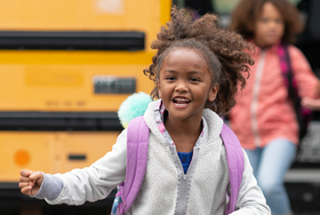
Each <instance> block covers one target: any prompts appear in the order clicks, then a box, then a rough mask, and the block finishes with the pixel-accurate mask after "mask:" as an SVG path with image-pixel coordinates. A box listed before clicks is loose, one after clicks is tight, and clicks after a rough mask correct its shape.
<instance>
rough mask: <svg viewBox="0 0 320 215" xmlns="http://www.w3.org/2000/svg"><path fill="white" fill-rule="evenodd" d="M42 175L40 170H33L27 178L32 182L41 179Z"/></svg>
mask: <svg viewBox="0 0 320 215" xmlns="http://www.w3.org/2000/svg"><path fill="white" fill-rule="evenodd" d="M42 177H43V175H42V173H41V172H35V173H33V174H32V175H30V176H29V179H30V180H31V182H32V183H34V182H36V181H38V180H41V179H42Z"/></svg>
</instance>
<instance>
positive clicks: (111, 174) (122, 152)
mask: <svg viewBox="0 0 320 215" xmlns="http://www.w3.org/2000/svg"><path fill="white" fill-rule="evenodd" d="M171 16H172V22H169V23H168V24H167V25H168V26H167V28H165V27H163V28H162V29H161V31H160V33H159V34H158V39H157V40H156V41H154V42H153V43H152V44H151V46H152V48H154V49H157V50H158V52H157V54H156V55H155V56H154V57H153V59H152V60H153V64H151V66H150V67H149V69H146V70H145V71H144V73H145V74H146V75H148V76H149V77H150V78H151V79H152V80H154V82H155V88H154V90H153V92H152V96H153V97H154V98H160V99H159V100H157V101H155V102H151V103H150V104H149V106H148V109H147V110H146V112H145V114H144V119H145V122H146V124H147V126H148V127H149V128H150V135H149V149H148V162H147V169H146V174H145V177H144V181H143V183H142V186H141V189H140V191H139V194H138V196H137V198H136V199H135V201H134V203H133V205H132V207H131V209H130V210H129V211H128V214H219V215H222V214H223V213H224V210H225V207H226V205H227V202H228V198H227V191H228V184H229V173H228V165H227V162H226V153H225V149H224V145H223V143H222V140H221V138H220V136H219V134H220V132H221V129H222V125H223V121H222V119H221V118H220V117H219V116H218V115H217V114H216V113H215V112H213V111H211V110H209V109H207V107H212V108H213V109H214V110H215V111H216V112H217V113H220V112H222V113H227V112H228V111H229V110H230V108H231V107H232V106H233V105H234V99H233V96H234V93H235V92H236V86H237V82H238V81H241V82H242V83H243V84H244V82H245V80H244V78H243V77H242V76H241V74H240V71H242V70H246V69H247V66H246V65H245V64H247V63H249V64H252V63H253V61H252V60H251V58H250V57H249V55H248V54H247V53H245V52H243V51H242V50H243V49H244V48H248V45H247V43H246V42H245V41H244V40H243V39H241V37H240V36H239V35H237V34H235V33H232V32H230V31H227V30H222V29H220V28H219V27H218V25H217V17H216V16H214V15H205V16H204V17H202V18H200V19H197V20H192V15H191V16H190V14H189V13H187V11H185V10H181V11H177V9H176V8H173V9H172V12H171ZM205 108H206V109H205ZM126 138H127V130H124V131H123V132H122V133H121V134H120V135H119V137H118V139H117V142H116V144H115V145H114V146H113V150H112V151H111V152H109V153H107V154H106V155H105V156H104V157H103V158H101V159H100V160H98V161H97V162H95V163H94V164H92V166H90V167H88V168H84V169H81V170H80V169H75V170H72V171H71V172H69V173H65V174H56V175H50V174H43V173H41V172H33V171H30V170H22V171H21V178H20V184H19V186H20V188H21V192H22V193H24V194H27V195H30V196H33V197H36V198H45V200H46V201H47V202H48V203H50V204H61V203H67V204H75V205H79V204H83V203H84V202H85V201H96V200H98V199H103V198H105V197H106V196H108V195H109V193H110V192H111V191H112V190H113V189H114V188H115V187H116V186H117V185H118V184H119V183H120V182H122V181H124V179H125V172H126V153H127V151H126V149H127V148H126V147H127V145H126V142H127V140H126ZM244 157H245V164H244V167H245V168H244V172H243V178H242V183H241V187H240V191H239V194H238V198H237V202H236V207H237V209H238V210H237V211H235V212H233V213H232V214H234V215H235V214H270V211H269V208H268V206H267V205H266V203H265V199H264V197H263V195H262V192H261V190H260V189H259V187H258V186H257V184H256V180H255V178H254V177H253V175H252V169H251V166H250V164H249V160H248V158H247V157H246V156H244ZM191 158H192V162H191ZM190 162H191V163H190ZM181 180H186V182H184V183H182V182H181ZM184 185H186V186H184Z"/></svg>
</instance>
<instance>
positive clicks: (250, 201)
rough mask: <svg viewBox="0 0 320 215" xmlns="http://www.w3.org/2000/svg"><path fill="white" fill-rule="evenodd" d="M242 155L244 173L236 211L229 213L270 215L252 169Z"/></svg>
mask: <svg viewBox="0 0 320 215" xmlns="http://www.w3.org/2000/svg"><path fill="white" fill-rule="evenodd" d="M243 154H244V171H243V176H242V182H241V186H240V190H239V194H238V198H237V202H236V208H238V210H236V211H234V212H233V213H231V214H232V215H271V210H270V208H269V206H268V205H267V203H266V199H265V197H264V196H263V193H262V191H261V189H260V188H259V187H258V185H257V181H256V179H255V177H254V176H253V173H252V167H251V165H250V162H249V158H248V156H247V154H246V153H245V151H243Z"/></svg>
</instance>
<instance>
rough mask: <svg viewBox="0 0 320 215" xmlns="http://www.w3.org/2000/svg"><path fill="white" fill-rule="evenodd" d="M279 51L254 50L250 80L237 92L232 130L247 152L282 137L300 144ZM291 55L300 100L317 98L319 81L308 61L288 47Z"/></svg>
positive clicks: (232, 113) (273, 48)
mask: <svg viewBox="0 0 320 215" xmlns="http://www.w3.org/2000/svg"><path fill="white" fill-rule="evenodd" d="M277 47H278V44H276V45H274V46H272V47H271V48H269V49H266V50H261V49H260V48H259V47H255V48H256V50H255V52H254V53H253V54H251V57H252V58H253V60H254V61H255V64H254V65H253V66H251V67H250V77H249V79H247V83H246V85H245V88H244V89H243V90H242V91H239V92H238V94H237V96H236V101H237V103H236V105H235V107H234V108H233V109H232V110H231V113H230V123H231V128H232V129H233V131H234V132H235V133H236V135H237V136H238V138H239V140H240V142H241V144H242V146H243V147H244V148H245V149H254V148H256V147H264V146H265V145H266V144H267V143H268V142H270V141H271V140H273V139H275V138H281V137H283V138H286V139H289V140H290V141H292V142H293V143H295V144H298V129H299V128H298V125H297V123H296V116H295V112H294V108H293V105H292V103H291V101H290V100H288V90H287V88H286V86H285V85H284V78H283V76H282V73H281V69H280V60H279V57H278V54H277ZM289 54H290V57H291V64H292V69H293V74H294V77H295V78H296V80H297V83H298V88H299V94H300V96H301V97H311V98H316V97H317V96H318V95H317V93H316V87H317V84H318V79H317V78H316V77H315V75H314V73H313V72H312V70H311V68H310V65H309V63H308V61H307V60H306V58H305V57H304V55H303V54H302V52H301V51H300V50H299V49H298V48H296V47H295V46H292V45H290V46H289ZM319 60H320V59H319ZM245 74H246V73H245ZM246 76H247V75H246Z"/></svg>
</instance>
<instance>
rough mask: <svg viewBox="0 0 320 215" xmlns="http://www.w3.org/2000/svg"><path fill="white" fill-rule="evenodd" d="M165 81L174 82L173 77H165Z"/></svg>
mask: <svg viewBox="0 0 320 215" xmlns="http://www.w3.org/2000/svg"><path fill="white" fill-rule="evenodd" d="M166 79H167V80H169V81H174V80H176V79H175V78H174V77H167V78H166Z"/></svg>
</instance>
